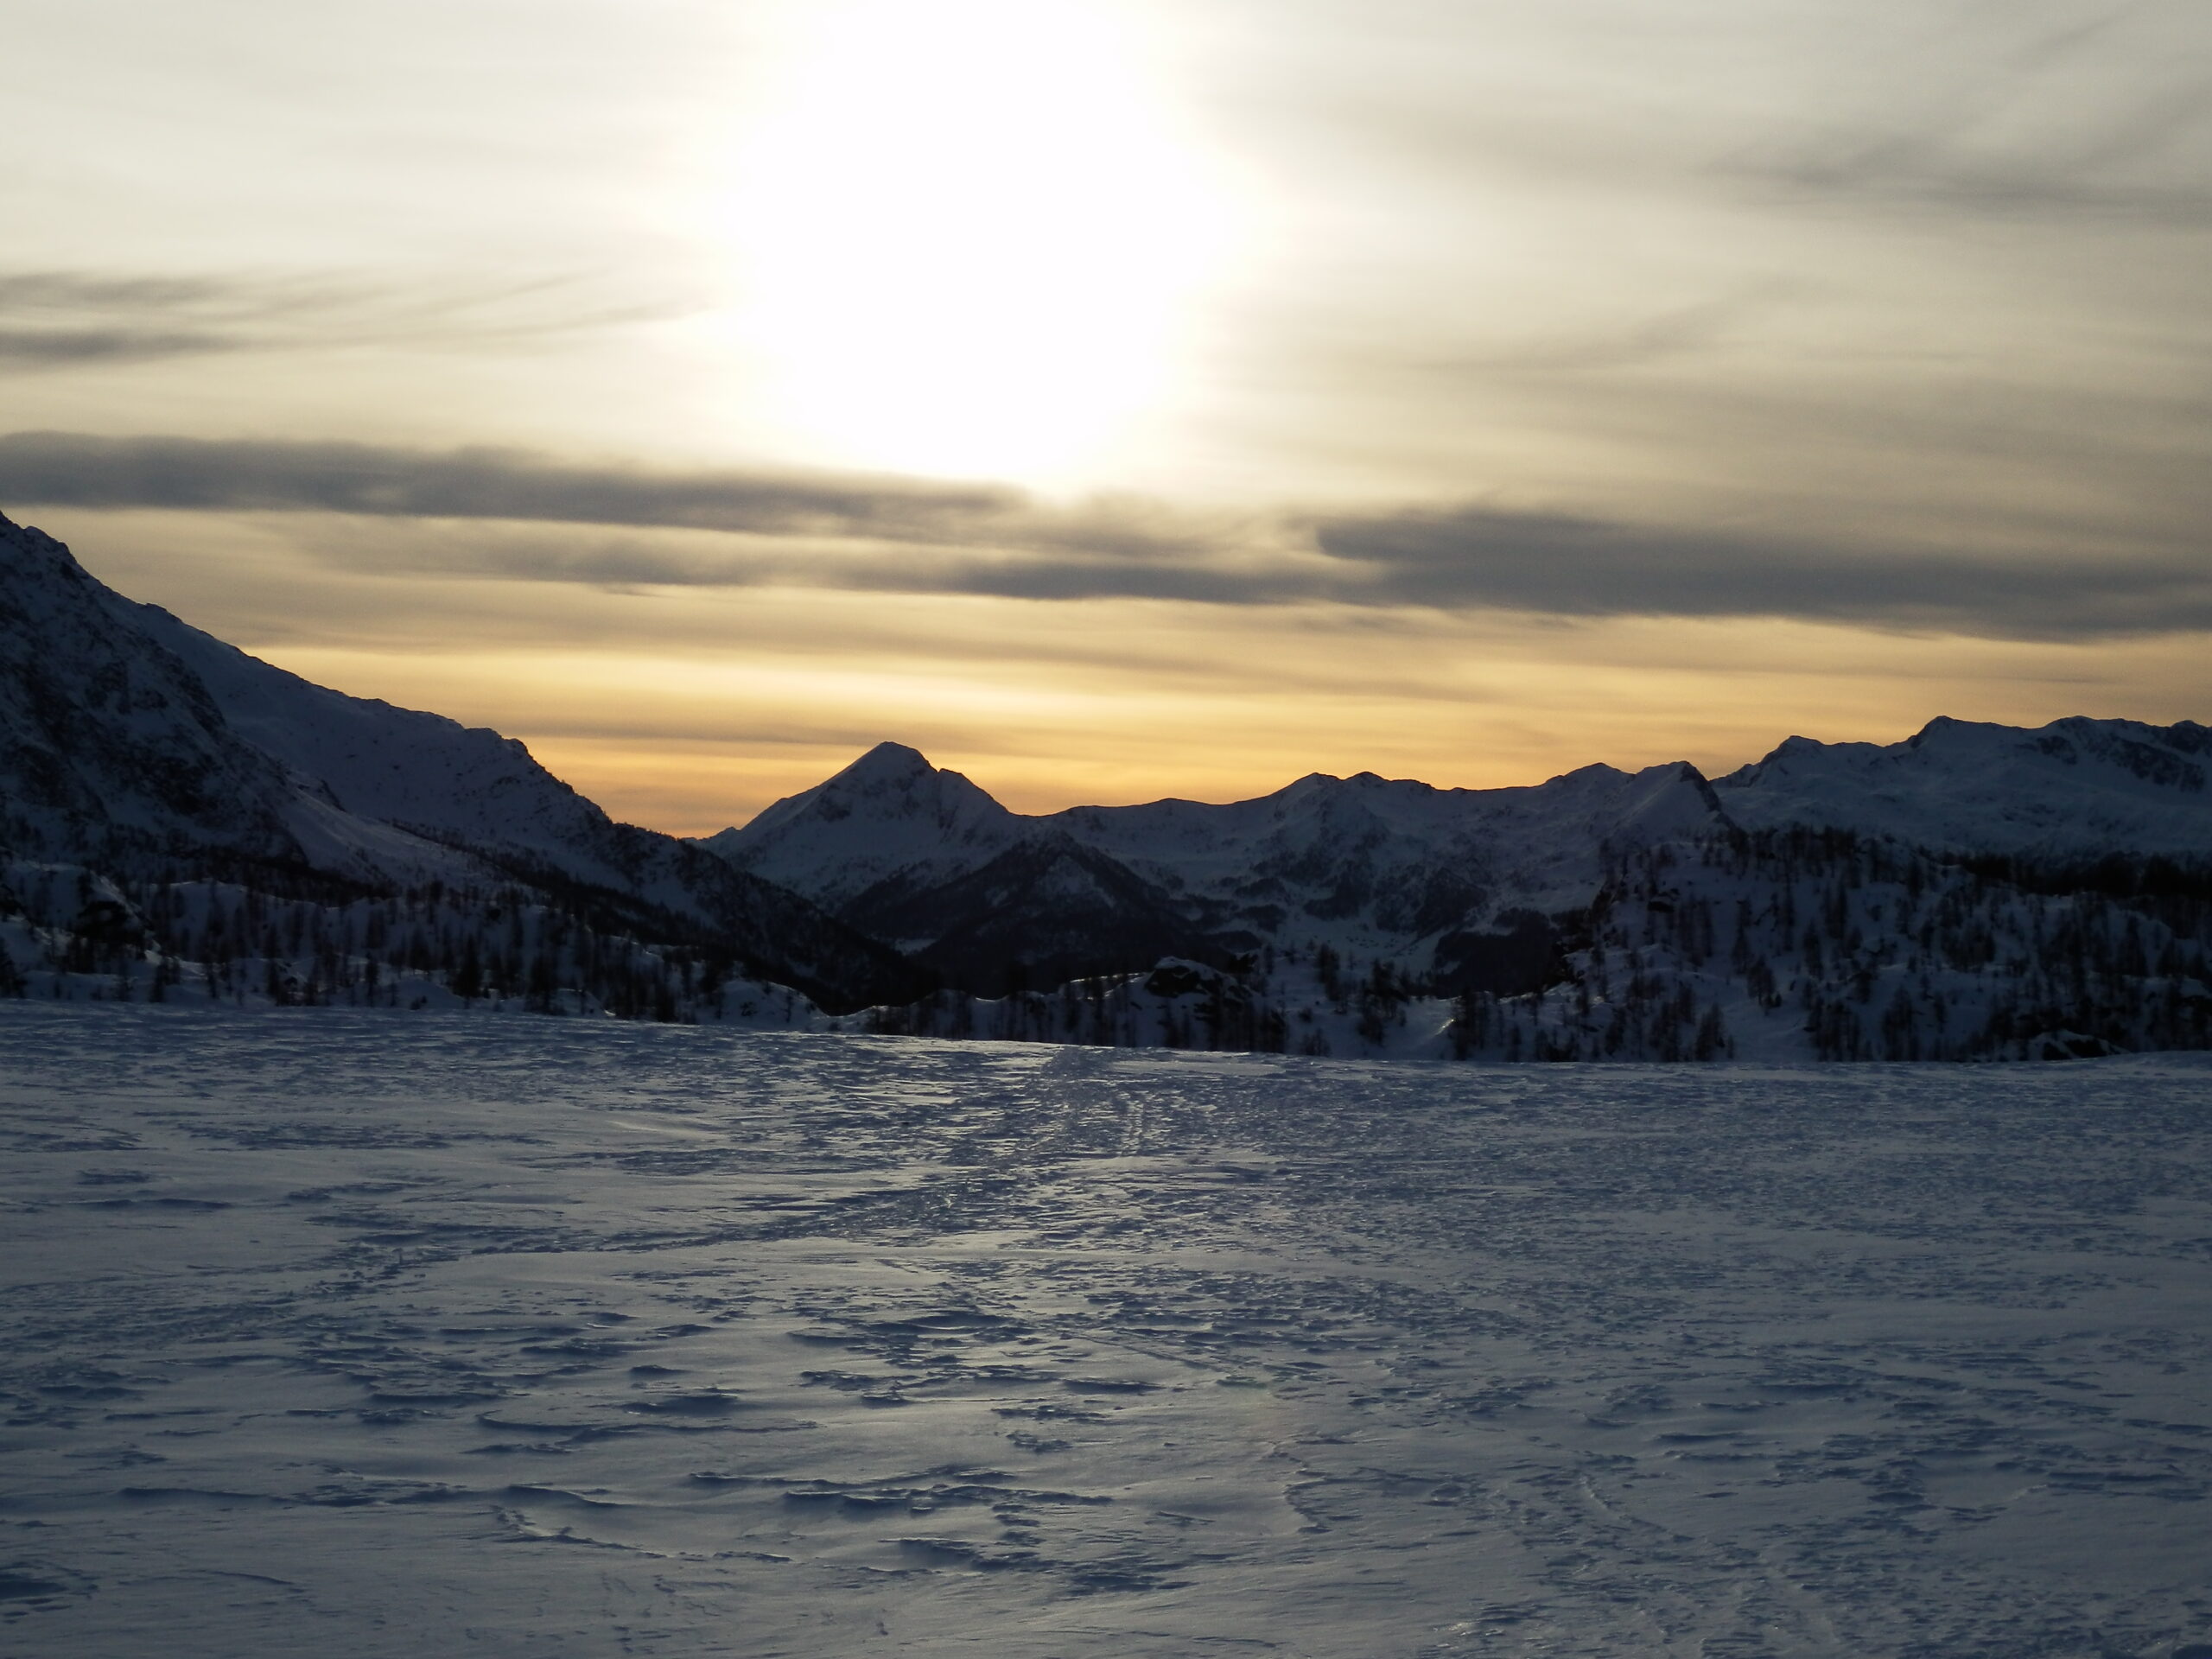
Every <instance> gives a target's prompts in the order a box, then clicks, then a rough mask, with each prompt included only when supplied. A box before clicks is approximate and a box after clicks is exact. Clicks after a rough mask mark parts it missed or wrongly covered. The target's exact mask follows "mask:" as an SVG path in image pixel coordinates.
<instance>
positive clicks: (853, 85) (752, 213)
mask: <svg viewBox="0 0 2212 1659" xmlns="http://www.w3.org/2000/svg"><path fill="white" fill-rule="evenodd" d="M790 28H791V35H790V37H789V38H788V40H787V41H786V42H785V46H786V50H785V52H784V53H783V54H782V55H781V65H782V67H781V70H780V73H779V76H778V77H777V79H778V81H779V86H778V88H777V91H776V92H775V93H774V95H772V97H771V99H769V100H768V107H767V108H766V110H765V111H764V112H763V114H762V116H761V118H760V120H759V121H758V122H757V123H756V124H754V125H753V129H752V130H751V132H750V134H749V137H748V142H747V143H745V144H744V146H743V148H742V162H741V168H740V177H739V180H738V183H737V187H736V188H735V189H734V191H733V192H732V193H731V194H730V196H729V198H728V202H727V222H726V226H725V235H726V238H727V240H728V245H729V249H730V253H731V257H732V264H733V267H734V283H735V286H736V289H737V292H738V296H739V298H738V305H737V321H738V328H739V331H740V333H741V335H742V336H743V337H744V339H745V341H746V344H747V347H748V355H749V356H751V357H752V358H753V359H755V360H756V361H760V362H763V363H765V364H766V365H768V373H769V377H770V379H771V381H772V385H770V386H768V387H767V388H765V390H766V391H768V392H769V394H770V396H771V397H772V398H773V399H774V400H775V402H776V404H777V407H778V411H779V416H780V418H781V419H782V420H783V421H784V422H785V423H786V424H788V425H789V426H791V427H792V428H795V429H796V430H797V435H802V436H803V437H804V439H805V440H806V441H807V442H809V443H810V446H811V447H813V448H816V449H817V451H818V452H819V453H821V454H822V456H823V459H824V460H830V461H836V462H839V463H844V464H856V465H862V466H871V467H889V468H896V469H899V470H902V471H912V472H923V473H935V474H989V475H992V476H998V477H1017V478H1018V477H1024V476H1030V477H1034V476H1038V475H1040V474H1052V473H1054V472H1057V471H1061V470H1065V469H1067V468H1070V467H1078V468H1079V467H1081V465H1082V464H1083V462H1084V461H1085V460H1086V459H1087V458H1090V457H1094V456H1096V455H1097V454H1099V453H1100V452H1101V451H1102V450H1103V448H1105V447H1107V446H1109V445H1110V444H1111V443H1112V442H1114V441H1115V439H1116V435H1119V434H1121V433H1122V432H1124V431H1126V430H1127V429H1128V428H1129V427H1130V425H1131V424H1132V423H1134V422H1135V421H1137V420H1139V419H1141V416H1143V415H1144V413H1145V412H1146V410H1147V409H1148V408H1151V407H1153V406H1154V405H1155V404H1157V403H1158V402H1159V401H1160V399H1162V398H1163V397H1166V396H1167V395H1168V394H1169V393H1170V391H1172V388H1173V382H1174V380H1175V378H1176V376H1177V375H1178V374H1179V372H1181V371H1182V369H1183V366H1184V364H1183V359H1185V356H1186V355H1187V353H1188V349H1189V344H1190V334H1191V324H1192V312H1193V310H1194V308H1195V306H1196V303H1197V301H1198V296H1199V294H1200V292H1201V290H1202V289H1203V288H1204V287H1205V283H1206V282H1207V280H1208V278H1209V276H1210V275H1211V272H1212V271H1213V270H1214V269H1215V267H1216V265H1217V262H1218V259H1219V257H1220V255H1221V253H1222V251H1223V248H1224V239H1225V237H1226V235H1227V230H1228V218H1229V215H1228V213H1227V210H1226V207H1225V204H1224V201H1223V200H1222V193H1221V192H1220V191H1219V190H1218V188H1216V186H1215V184H1214V181H1213V180H1212V179H1211V176H1210V174H1211V169H1210V168H1209V167H1208V166H1207V164H1206V162H1205V157H1204V156H1203V154H1202V151H1201V149H1200V147H1199V146H1198V145H1196V144H1194V143H1192V142H1190V141H1189V140H1188V139H1187V138H1186V137H1184V136H1183V135H1181V134H1179V132H1178V131H1177V130H1176V123H1175V121H1174V119H1173V112H1172V111H1171V109H1170V107H1169V105H1170V102H1171V100H1170V99H1169V98H1168V96H1167V94H1166V92H1165V91H1164V90H1163V87H1162V86H1161V84H1160V76H1159V75H1158V74H1157V73H1155V70H1154V66H1153V65H1152V64H1151V63H1150V62H1149V61H1148V60H1147V53H1146V52H1145V50H1144V42H1143V41H1141V39H1140V38H1139V37H1138V35H1137V34H1136V32H1135V29H1134V27H1133V25H1132V23H1131V22H1130V20H1129V19H1128V17H1126V16H1121V15H1117V14H1116V13H1115V12H1113V11H1111V10H1108V9H1106V8H1104V7H1103V6H1100V5H1096V4H1088V3H1081V0H930V3H926V4H925V3H918V0H830V3H826V4H810V5H806V6H802V7H798V8H797V9H795V10H794V12H793V14H792V15H791V20H790Z"/></svg>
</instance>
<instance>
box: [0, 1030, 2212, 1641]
mask: <svg viewBox="0 0 2212 1659" xmlns="http://www.w3.org/2000/svg"><path fill="white" fill-rule="evenodd" d="M0 1136H3V1137H4V1140H0V1145H4V1146H5V1147H6V1157H5V1160H4V1161H0V1229H4V1234H0V1236H3V1237H4V1243H3V1244H0V1274H4V1276H5V1281H6V1285H7V1290H6V1294H5V1297H4V1300H0V1319H4V1321H5V1325H4V1335H5V1344H4V1347H3V1348H0V1354H4V1361H0V1366H3V1367H4V1371H5V1376H4V1378H3V1379H0V1387H3V1388H4V1391H5V1393H6V1395H7V1396H8V1401H9V1405H10V1411H9V1413H8V1420H7V1422H6V1425H5V1427H4V1429H0V1437H3V1438H0V1446H3V1447H4V1454H3V1455H0V1649H5V1650H6V1651H9V1652H11V1653H12V1652H20V1653H25V1654H30V1653H36V1654H39V1655H41V1656H79V1655H81V1656H101V1659H107V1656H115V1655H120V1654H129V1653H141V1652H154V1651H159V1652H161V1653H163V1654H165V1655H181V1656H194V1655H210V1656H213V1655H222V1656H232V1655H237V1654H241V1653H262V1654H285V1653H310V1652H311V1653H315V1654H317V1655H328V1656H334V1659H335V1656H352V1655H377V1656H385V1655H400V1654H407V1655H418V1654H424V1653H430V1654H446V1653H455V1652H470V1653H476V1652H481V1653H486V1654H513V1655H531V1656H548V1655H562V1654H576V1655H594V1656H595V1655H602V1654H608V1653H614V1652H625V1653H633V1654H645V1655H692V1654H707V1653H721V1654H743V1655H758V1656H766V1655H823V1656H827V1655H846V1654H853V1653H861V1652H865V1653H869V1654H877V1653H882V1654H900V1653H907V1654H928V1655H939V1654H944V1655H950V1654H988V1655H991V1656H994V1659H1046V1656H1070V1659H1073V1656H1102V1659H1103V1656H1109V1655H1110V1656H1163V1659H1164V1656H1175V1659H1185V1656H1191V1655H1202V1654H1212V1653H1236V1652H1245V1653H1254V1654H1279V1655H1285V1656H1306V1659H1339V1656H1342V1659H1377V1656H1399V1655H1403V1656H1432V1659H1443V1656H1460V1655H1476V1654H1514V1655H1520V1654H1529V1655H1535V1654H1545V1655H1592V1656H1595V1655H1606V1656H1616V1655H1627V1654H1635V1655H1660V1656H1685V1659H1687V1656H1692V1655H1696V1656H1718V1655H1724V1654H1725V1655H1746V1656H1748V1655H1817V1656H1835V1659H1870V1656H1891V1655H1893V1656H1899V1659H1904V1656H1936V1655H1942V1656H1970V1655H1971V1656H1991V1659H1994V1656H2000V1655H2001V1656H2005V1659H2019V1656H2083V1659H2088V1656H2112V1655H2131V1656H2151V1659H2183V1656H2190V1655H2192V1654H2193V1653H2194V1652H2195V1651H2196V1649H2198V1648H2199V1647H2200V1646H2201V1644H2203V1643H2212V1586H2208V1585H2207V1582H2206V1575H2205V1572H2204V1564H2205V1541H2206V1537H2207V1529H2206V1519H2205V1517H2206V1510H2205V1498H2206V1496H2207V1493H2208V1491H2212V1381H2209V1380H2208V1379H2209V1378H2212V1065H2207V1064H2205V1063H2203V1062H2202V1061H2201V1060H2198V1059H2195V1058H2172V1057H2133V1058H2125V1059H2118V1060H2107V1061H2096V1062H2090V1063H2086V1064H2082V1065H2071V1066H2065V1067H2048V1068H2039V1069H2035V1070H2031V1071H2027V1070H2021V1069H2018V1068H2010V1067H2007V1068H1988V1069H1980V1068H1961V1067H1936V1066H1859V1067H1850V1068H1843V1067H1812V1066H1808V1067H1803V1068H1799V1069H1796V1070H1759V1069H1754V1068H1750V1067H1722V1066H1706V1067H1694V1068H1691V1067H1675V1068H1667V1067H1649V1068H1645V1067H1592V1066H1567V1065H1560V1066H1549V1067H1520V1068H1503V1069H1501V1068H1491V1067H1480V1066H1459V1067H1448V1068H1447V1067H1441V1066H1420V1065H1366V1064H1357V1063H1348V1062H1342V1061H1316V1060H1307V1059H1299V1058H1281V1057H1255V1056H1225V1055H1194V1054H1183V1053H1166V1052H1152V1053H1141V1054H1133V1053H1129V1052H1110V1051H1096V1050H1087V1049H1070V1048H1045V1047H1033V1046H1025V1045H1018V1044H992V1045H974V1044H953V1043H931V1042H922V1041H908V1040H896V1039H866V1038H855V1037H843V1038H839V1037H831V1036H827V1035H815V1034H807V1033H791V1034H780V1033H776V1034H757V1033H756V1034H741V1033H724V1032H715V1031H709V1030H700V1029H694V1028H685V1027H633V1026H616V1025H613V1024H612V1023H611V1022H606V1023H602V1022H588V1021H582V1020H569V1021H531V1022H520V1021H493V1020H465V1019H461V1018H448V1017H443V1016H439V1015H436V1014H425V1015H421V1016H417V1017H415V1018H413V1019H398V1018H394V1017H391V1016H378V1015H374V1014H366V1013H349V1012H347V1011H345V1010H341V1009H321V1010H316V1011H315V1012H314V1013H312V1014H302V1013H272V1014H235V1013H232V1014H226V1013H220V1012H213V1011H209V1012H202V1013H198V1014H179V1013H176V1012H173V1011H170V1010H166V1009H162V1008H158V1007H143V1006H121V1005H106V1006H100V1007H81V1006H79V1007H54V1006H52V1005H47V1006H41V1005H40V1004H37V1003H35V1002H33V1003H13V1004H0Z"/></svg>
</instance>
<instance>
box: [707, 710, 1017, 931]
mask: <svg viewBox="0 0 2212 1659" xmlns="http://www.w3.org/2000/svg"><path fill="white" fill-rule="evenodd" d="M1022 827H1023V825H1022V821H1021V820H1020V819H1019V818H1017V817H1015V816H1014V814H1013V813H1011V812H1009V811H1007V810H1006V808H1004V807H1003V806H1001V805H1000V804H998V803H997V802H996V801H995V800H993V799H992V798H991V797H990V796H989V795H988V794H987V793H985V792H984V791H982V790H981V789H979V788H977V787H976V785H974V784H972V783H970V782H969V780H968V779H966V778H964V777H963V776H962V775H961V774H960V773H958V772H950V771H946V770H944V768H942V767H938V766H931V764H930V762H929V759H928V757H927V756H925V755H924V754H923V753H921V751H920V750H918V749H913V748H909V747H907V746H906V744H904V743H879V744H877V745H876V746H875V747H874V748H872V749H870V750H869V751H868V753H866V754H863V755H862V756H861V758H860V759H859V760H855V761H854V762H853V763H852V764H851V765H850V766H847V767H846V768H845V769H844V770H843V771H842V772H838V773H837V774H836V776H834V777H832V778H829V779H826V780H825V781H823V782H822V783H819V784H817V785H815V786H814V787H813V788H812V789H809V790H803V791H800V792H799V793H798V794H797V795H790V796H786V797H785V798H783V799H782V800H780V801H778V802H777V803H776V804H774V805H772V806H771V807H768V808H767V809H766V810H764V811H763V812H761V814H760V816H759V817H756V818H754V819H753V822H752V823H748V824H747V825H746V826H745V827H744V828H743V829H725V830H723V831H722V832H721V834H720V835H715V836H707V837H706V838H705V839H704V840H703V841H702V842H701V843H700V844H701V845H702V846H703V847H705V848H706V849H708V850H709V852H713V853H716V854H719V855H721V856H722V857H723V858H726V859H728V861H730V862H731V863H733V864H735V865H737V866H738V867H739V868H741V869H747V870H750V871H752V872H753V874H756V875H764V876H766V877H767V878H768V879H769V880H772V881H779V882H782V883H783V884H784V885H785V886H786V887H793V888H796V889H797V890H798V891H799V892H802V893H808V894H810V895H811V896H813V897H814V898H815V899H817V902H818V903H822V904H826V905H828V906H831V907H833V908H834V907H836V906H841V905H842V904H844V903H845V902H846V901H848V900H849V899H853V898H855V896H857V895H858V894H860V893H863V892H865V891H866V890H867V889H868V888H869V887H874V886H875V885H876V884H877V883H878V882H880V881H883V880H887V879H889V878H891V877H893V876H912V877H913V878H915V879H922V878H924V877H926V878H928V879H930V880H944V879H946V878H948V877H950V876H951V875H953V874H960V873H963V872H965V871H967V870H969V869H972V868H976V866H977V865H980V864H982V863H984V862H987V861H989V860H990V859H992V858H994V857H995V856H997V855H998V854H1000V853H1001V852H1003V851H1004V850H1005V849H1007V847H1009V846H1011V845H1013V844H1014V842H1015V841H1017V840H1019V839H1020V836H1021V831H1022Z"/></svg>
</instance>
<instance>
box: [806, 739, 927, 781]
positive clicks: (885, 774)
mask: <svg viewBox="0 0 2212 1659" xmlns="http://www.w3.org/2000/svg"><path fill="white" fill-rule="evenodd" d="M936 776H938V768H937V767H935V766H931V764H930V762H929V757H928V756H927V755H925V754H924V753H922V752H921V751H920V750H919V749H915V748H909V747H907V746H906V744H904V743H893V742H890V741H884V742H881V743H879V744H877V745H876V746H875V747H874V748H872V749H870V750H869V751H868V753H866V754H864V755H862V756H861V758H860V759H859V760H855V761H854V762H853V763H852V765H850V766H847V767H846V768H845V769H844V770H843V771H842V772H838V773H837V774H836V776H835V777H833V778H831V779H829V781H830V782H831V783H832V784H860V785H883V784H893V785H896V784H901V783H908V782H912V781H914V780H917V779H924V778H933V777H936Z"/></svg>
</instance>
